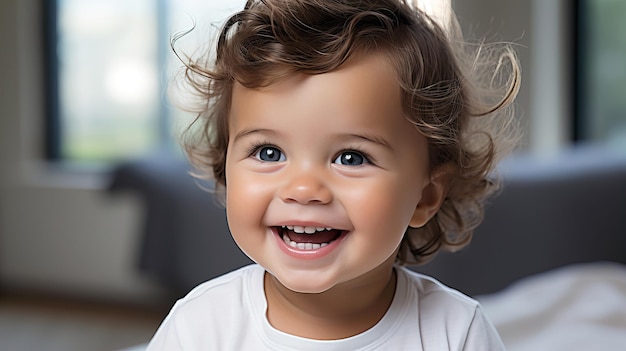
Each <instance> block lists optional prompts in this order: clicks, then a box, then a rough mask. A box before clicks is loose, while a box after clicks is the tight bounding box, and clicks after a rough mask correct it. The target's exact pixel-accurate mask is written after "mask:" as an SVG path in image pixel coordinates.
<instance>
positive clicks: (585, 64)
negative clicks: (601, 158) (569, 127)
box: [576, 0, 626, 144]
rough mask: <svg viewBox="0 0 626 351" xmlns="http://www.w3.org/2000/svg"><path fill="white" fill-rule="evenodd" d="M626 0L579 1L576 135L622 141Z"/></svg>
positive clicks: (625, 96) (625, 135) (625, 108)
mask: <svg viewBox="0 0 626 351" xmlns="http://www.w3.org/2000/svg"><path fill="white" fill-rule="evenodd" d="M624 17H626V1H623V0H579V1H578V7H577V27H578V28H577V33H578V49H577V70H578V72H577V73H578V77H577V92H576V111H577V121H576V122H577V123H576V126H577V128H576V134H577V138H578V139H580V140H591V141H598V140H606V141H609V142H616V143H620V144H624V143H626V35H625V34H624V33H626V21H624Z"/></svg>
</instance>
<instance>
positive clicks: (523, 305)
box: [478, 262, 626, 351]
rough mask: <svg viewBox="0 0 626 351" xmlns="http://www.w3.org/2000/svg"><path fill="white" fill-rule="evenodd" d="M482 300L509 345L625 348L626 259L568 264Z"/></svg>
mask: <svg viewBox="0 0 626 351" xmlns="http://www.w3.org/2000/svg"><path fill="white" fill-rule="evenodd" d="M478 300H480V301H481V303H482V304H483V307H484V309H485V313H486V314H487V315H488V316H489V317H490V318H491V320H492V321H493V322H494V324H495V325H496V328H497V329H498V331H499V332H500V335H501V336H502V339H503V341H504V343H505V345H506V346H507V349H508V350H509V351H543V350H549V351H561V350H562V351H572V350H575V351H603V350H611V351H612V350H626V266H625V265H621V264H617V263H608V262H599V263H589V264H579V265H572V266H567V267H564V268H560V269H557V270H554V271H550V272H547V273H542V274H538V275H534V276H531V277H528V278H525V279H522V280H520V281H519V282H517V283H515V284H513V285H512V286H510V287H509V288H507V289H505V290H503V291H501V292H498V293H495V294H490V295H485V296H480V297H478Z"/></svg>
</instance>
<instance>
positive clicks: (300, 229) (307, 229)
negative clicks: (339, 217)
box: [283, 225, 332, 234]
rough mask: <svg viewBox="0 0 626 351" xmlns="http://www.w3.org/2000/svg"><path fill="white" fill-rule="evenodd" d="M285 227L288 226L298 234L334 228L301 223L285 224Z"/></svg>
mask: <svg viewBox="0 0 626 351" xmlns="http://www.w3.org/2000/svg"><path fill="white" fill-rule="evenodd" d="M283 228H287V229H289V230H293V231H294V232H296V233H298V234H302V233H306V234H315V233H317V232H322V231H324V230H331V229H332V228H325V227H304V226H299V225H284V226H283Z"/></svg>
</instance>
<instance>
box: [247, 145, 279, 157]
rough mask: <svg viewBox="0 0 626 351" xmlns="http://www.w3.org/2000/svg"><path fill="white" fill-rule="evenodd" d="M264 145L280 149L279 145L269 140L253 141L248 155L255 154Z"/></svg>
mask: <svg viewBox="0 0 626 351" xmlns="http://www.w3.org/2000/svg"><path fill="white" fill-rule="evenodd" d="M263 147H273V148H276V149H278V150H280V148H279V147H277V146H276V145H274V144H272V143H270V142H269V141H258V142H255V143H253V144H252V145H250V147H249V148H248V150H247V155H248V157H251V156H254V155H255V154H256V153H257V152H258V151H259V150H260V149H261V148H263ZM281 152H282V150H281Z"/></svg>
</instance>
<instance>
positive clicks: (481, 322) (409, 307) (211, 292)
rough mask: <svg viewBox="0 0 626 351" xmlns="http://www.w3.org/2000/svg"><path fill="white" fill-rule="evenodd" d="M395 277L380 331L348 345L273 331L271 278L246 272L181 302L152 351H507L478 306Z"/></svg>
mask: <svg viewBox="0 0 626 351" xmlns="http://www.w3.org/2000/svg"><path fill="white" fill-rule="evenodd" d="M396 270H397V273H398V274H397V277H398V279H397V283H396V284H397V285H396V292H395V295H394V298H393V301H392V303H391V306H390V307H389V310H388V311H387V313H386V314H385V315H384V316H383V318H382V319H381V320H380V321H379V322H378V323H377V324H376V325H375V326H373V327H372V328H370V329H369V330H367V331H365V332H363V333H361V334H358V335H355V336H352V337H349V338H346V339H340V340H312V339H306V338H302V337H298V336H293V335H290V334H286V333H283V332H281V331H279V330H277V329H275V328H273V327H272V326H271V325H270V323H269V322H268V320H267V318H266V313H265V312H266V310H267V301H266V300H265V294H264V289H263V276H264V273H265V271H264V269H263V268H262V267H260V266H258V265H250V266H246V267H243V268H241V269H239V270H236V271H234V272H231V273H228V274H226V275H223V276H221V277H218V278H215V279H213V280H210V281H208V282H206V283H203V284H201V285H199V286H198V287H196V288H195V289H193V290H192V291H191V292H190V293H189V294H188V295H187V296H186V297H184V298H182V299H181V300H179V301H178V302H177V303H176V304H175V305H174V307H173V308H172V310H171V311H170V313H169V315H168V316H167V317H166V318H165V320H164V321H163V323H162V324H161V326H160V327H159V329H158V330H157V332H156V334H155V335H154V337H153V339H152V340H151V341H150V344H149V345H148V349H147V351H157V350H159V351H161V350H162V351H177V350H185V351H196V350H197V351H200V350H203V351H204V350H220V351H226V350H237V351H239V350H272V351H277V350H285V351H286V350H290V351H291V350H297V351H308V350H311V351H320V350H324V351H325V350H341V351H346V350H363V351H364V350H422V351H440V350H441V351H443V350H446V351H447V350H465V351H470V350H475V351H499V350H504V346H503V344H502V341H501V340H500V337H499V336H498V333H497V332H496V330H495V328H494V327H493V325H492V324H491V323H490V322H489V321H488V320H487V319H486V318H485V316H484V315H483V312H482V310H481V308H480V306H479V304H478V302H476V301H475V300H473V299H471V298H469V297H467V296H465V295H463V294H461V293H459V292H458V291H456V290H453V289H450V288H448V287H446V286H444V285H443V284H441V283H439V282H437V281H436V280H434V279H432V278H430V277H426V276H423V275H420V274H418V273H415V272H412V271H410V270H408V269H405V268H401V267H398V268H396Z"/></svg>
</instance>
